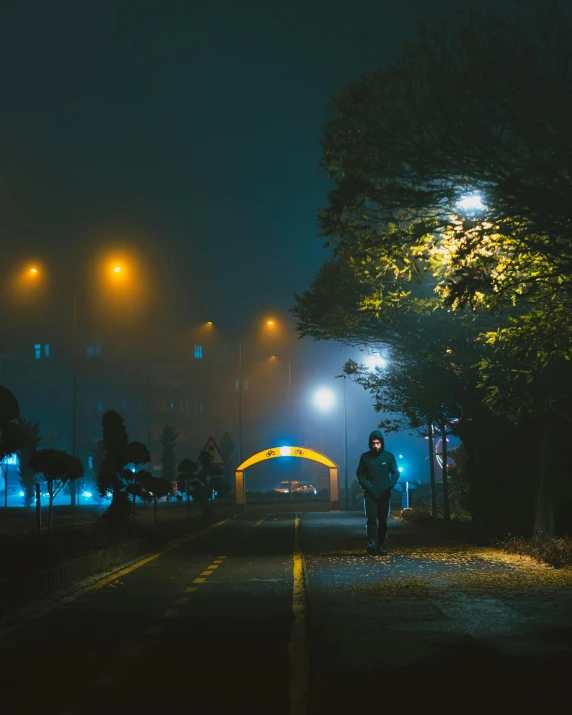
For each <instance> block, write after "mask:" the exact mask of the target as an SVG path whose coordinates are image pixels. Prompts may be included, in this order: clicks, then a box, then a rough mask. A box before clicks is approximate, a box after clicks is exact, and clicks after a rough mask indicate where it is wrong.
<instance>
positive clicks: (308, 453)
mask: <svg viewBox="0 0 572 715" xmlns="http://www.w3.org/2000/svg"><path fill="white" fill-rule="evenodd" d="M279 457H298V458H300V459H310V460H312V461H313V462H319V463H320V464H323V465H324V466H325V467H328V469H329V470H330V509H339V508H340V494H339V485H338V465H337V464H336V463H335V462H332V460H331V459H330V458H329V457H326V456H325V455H324V454H320V452H315V451H314V450H313V449H306V448H305V447H270V449H264V450H262V452H257V453H256V454H253V455H252V457H249V458H248V459H246V460H245V461H244V462H243V463H242V464H240V465H239V466H238V467H237V468H236V471H235V495H236V504H237V506H240V507H242V508H243V509H244V508H245V507H246V482H245V478H244V472H245V470H246V469H248V467H252V466H253V465H254V464H258V462H264V461H265V460H267V459H277V458H279Z"/></svg>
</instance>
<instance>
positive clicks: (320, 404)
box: [314, 388, 336, 411]
mask: <svg viewBox="0 0 572 715" xmlns="http://www.w3.org/2000/svg"><path fill="white" fill-rule="evenodd" d="M335 401H336V398H335V396H334V393H333V392H332V390H330V389H328V388H322V389H321V390H317V391H316V392H315V393H314V404H315V405H316V407H317V408H318V409H319V410H324V411H325V410H330V409H331V408H332V407H333V405H334V402H335Z"/></svg>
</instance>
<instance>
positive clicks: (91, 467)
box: [87, 457, 93, 469]
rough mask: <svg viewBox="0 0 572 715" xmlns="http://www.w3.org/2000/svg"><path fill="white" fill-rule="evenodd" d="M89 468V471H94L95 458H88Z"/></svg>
mask: <svg viewBox="0 0 572 715" xmlns="http://www.w3.org/2000/svg"><path fill="white" fill-rule="evenodd" d="M87 468H88V469H93V457H88V458H87Z"/></svg>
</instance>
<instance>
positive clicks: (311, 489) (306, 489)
mask: <svg viewBox="0 0 572 715" xmlns="http://www.w3.org/2000/svg"><path fill="white" fill-rule="evenodd" d="M298 491H299V492H301V493H302V494H314V495H317V494H318V490H317V489H316V487H315V486H314V485H313V484H300V489H299V490H298Z"/></svg>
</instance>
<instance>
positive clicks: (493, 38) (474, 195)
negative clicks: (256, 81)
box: [295, 9, 572, 530]
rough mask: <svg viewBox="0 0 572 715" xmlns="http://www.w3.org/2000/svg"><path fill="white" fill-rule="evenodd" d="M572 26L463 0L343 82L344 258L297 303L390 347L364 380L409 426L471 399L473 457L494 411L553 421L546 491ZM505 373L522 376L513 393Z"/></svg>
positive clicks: (557, 352)
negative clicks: (383, 362) (378, 64)
mask: <svg viewBox="0 0 572 715" xmlns="http://www.w3.org/2000/svg"><path fill="white" fill-rule="evenodd" d="M569 33H570V22H569V20H568V18H567V17H566V16H565V15H563V14H561V13H558V12H556V11H552V12H544V11H543V10H542V9H540V10H535V11H533V13H532V14H527V13H521V11H520V10H519V15H518V16H515V15H511V14H508V15H506V16H500V15H494V16H487V15H484V14H478V13H470V14H469V15H466V16H463V15H457V16H455V17H454V18H451V19H449V20H446V21H444V22H443V23H441V24H440V25H436V26H434V27H433V28H424V30H423V32H422V33H421V34H420V37H419V39H418V41H417V42H415V43H412V44H411V45H409V46H408V47H407V48H406V50H405V52H404V53H403V56H402V57H401V58H400V59H399V60H398V62H396V63H395V65H394V66H392V67H391V68H389V69H387V70H384V71H379V72H376V73H373V74H371V75H368V76H366V77H363V78H362V79H361V80H360V81H358V82H356V83H354V84H352V85H350V86H348V87H347V88H345V89H344V90H343V91H341V92H339V93H338V94H337V95H336V96H335V98H334V103H333V118H332V120H331V121H330V122H329V123H328V125H327V126H326V130H325V138H324V141H323V149H324V159H323V166H324V168H325V169H326V171H327V173H328V175H329V177H330V178H332V179H334V180H335V183H336V187H335V188H334V189H333V190H332V191H331V192H330V194H329V197H328V203H329V206H328V208H326V209H324V210H323V211H322V212H321V214H320V223H321V229H322V233H323V235H324V236H326V237H327V239H328V243H329V245H330V246H331V248H332V251H333V254H334V255H333V259H332V260H331V261H329V262H327V263H326V264H325V265H324V267H323V268H322V270H321V272H320V274H319V275H318V277H317V279H316V280H315V281H314V284H313V285H312V287H311V289H310V290H309V291H306V292H305V293H304V294H303V295H301V296H298V304H297V307H296V309H295V313H296V314H297V317H298V328H299V330H300V332H301V333H302V334H307V335H311V336H313V337H315V338H319V339H323V338H325V339H331V338H335V339H342V340H346V341H348V342H352V343H353V344H358V345H362V346H364V345H370V346H374V347H375V348H377V349H381V348H386V347H387V346H390V347H391V348H393V357H392V365H393V367H392V368H391V369H390V370H389V371H388V372H389V373H393V381H392V378H391V377H388V376H387V375H385V374H383V375H374V376H373V378H369V377H367V378H366V377H364V376H363V375H361V376H359V378H360V379H361V380H362V382H363V381H364V379H365V384H366V386H367V387H369V388H370V389H371V390H372V392H374V394H375V395H376V398H377V399H378V400H379V399H380V396H381V399H383V400H386V401H387V400H388V399H389V402H390V403H391V402H393V405H394V406H395V407H397V406H398V405H399V406H400V407H401V411H402V412H403V413H404V415H405V417H406V419H407V420H409V422H410V423H411V424H415V422H416V421H417V422H419V421H422V420H423V419H424V415H425V416H427V417H429V416H430V414H435V410H436V409H437V410H438V411H439V410H440V411H443V410H444V411H445V412H446V413H447V414H448V415H449V416H457V414H456V413H455V412H454V411H453V410H457V412H458V413H459V414H460V415H461V417H463V413H464V414H465V415H466V419H465V420H463V419H461V421H460V422H459V430H462V428H463V427H465V434H464V435H462V436H463V440H464V441H465V440H466V447H467V449H468V451H469V452H470V453H471V455H472V459H473V463H475V462H477V461H479V454H480V455H481V457H482V455H483V454H486V453H487V449H486V448H485V447H484V446H483V442H484V441H485V440H486V439H487V438H488V436H489V434H490V429H489V430H487V429H486V426H487V422H488V424H489V425H490V424H492V422H491V420H496V421H497V423H498V422H499V421H502V419H504V418H506V420H508V419H510V420H512V421H513V422H516V423H517V424H518V425H519V429H520V430H521V431H522V433H523V434H524V433H528V432H530V431H532V433H533V434H536V433H539V432H542V434H543V435H544V437H543V439H542V440H541V445H540V449H539V450H537V451H535V449H536V445H535V441H537V440H532V442H530V441H529V442H528V444H529V449H532V450H533V452H532V454H533V455H534V454H537V458H538V470H537V471H538V479H537V487H538V492H539V493H544V494H545V495H546V494H549V495H551V497H549V500H550V498H553V496H554V487H553V485H552V486H551V487H547V485H546V480H547V477H548V476H549V475H550V474H554V473H557V472H558V470H554V468H553V469H552V470H549V469H548V468H547V460H546V459H544V458H543V457H542V455H543V454H546V453H552V452H554V450H551V449H550V447H549V446H548V443H549V440H550V436H551V435H552V434H554V433H553V431H552V430H551V429H550V425H551V424H553V422H554V421H557V419H558V418H560V419H561V418H562V417H563V416H565V415H567V413H568V407H567V405H568V404H569V398H570V388H568V387H567V386H568V385H570V384H572V380H571V379H570V377H571V371H570V367H569V365H570V364H569V362H568V358H569V357H571V356H572V340H571V337H572V318H571V317H570V316H572V311H571V310H570V308H572V303H571V301H570V288H571V287H572V283H571V282H570V279H569V275H570V269H569V266H570V265H572V262H571V259H572V248H571V246H572V242H571V241H570V238H571V233H570V232H571V231H572V229H570V226H572V223H571V222H570V220H569V215H568V213H569V209H568V206H569V202H568V197H569V195H570V189H571V188H572V185H571V183H570V182H571V175H570V170H569V167H568V165H567V162H568V157H569V155H570V142H571V141H572V140H570V135H569V132H568V126H569V124H570V119H571V118H572V116H571V115H572V101H571V100H572V84H571V67H572V62H571V60H572V52H571V51H570V45H569V43H568V42H567V41H566V39H565V38H566V37H568V36H569ZM467 308H470V309H472V310H471V311H470V312H468V313H467V312H466V309H467ZM463 312H464V314H463ZM416 340H417V346H415V342H416ZM475 366H478V367H479V368H480V369H479V371H478V374H477V370H476V369H475ZM354 372H355V371H354ZM556 374H558V375H559V378H560V379H562V376H567V377H566V378H565V379H564V381H563V382H561V390H560V392H559V393H558V394H557V395H556V394H555V391H554V389H552V388H551V389H550V390H549V391H548V393H546V392H545V390H546V387H547V386H550V385H553V384H554V385H556V384H558V383H557V380H555V375H556ZM437 376H438V380H437V382H438V383H439V384H440V385H441V389H440V390H437V393H440V394H436V392H435V390H431V388H430V385H431V383H432V382H433V383H435V382H436V380H435V379H434V378H435V377H437ZM405 379H406V380H407V381H406V382H404V380H405ZM507 380H509V381H512V382H513V383H514V384H515V385H516V384H517V383H518V382H519V381H520V382H521V383H522V384H526V385H527V390H526V395H525V397H524V398H523V396H522V395H521V394H519V393H518V390H517V389H513V390H512V391H511V396H512V402H511V404H510V405H507V404H506V402H507V399H506V393H505V390H504V386H505V384H506V382H507ZM463 381H464V382H465V384H463ZM400 384H401V385H403V387H402V388H399V385H400ZM477 384H480V385H481V386H482V388H483V392H482V395H481V396H480V397H477V399H474V398H472V396H471V391H473V392H474V390H475V388H476V386H477ZM396 386H397V392H396V391H395V389H394V391H393V393H392V392H391V389H392V387H393V388H396ZM459 395H460V396H461V397H462V400H461V401H459ZM435 397H437V398H438V399H434V398H435ZM396 398H397V399H396ZM455 403H457V404H456V405H455ZM501 403H504V404H501ZM468 405H470V406H471V409H470V410H468V411H467V406H468ZM477 416H480V419H477ZM506 420H505V421H506ZM534 423H536V427H531V425H532V424H534ZM542 425H544V427H542ZM477 447H478V448H477ZM480 461H481V462H482V461H483V460H482V459H481V460H480ZM531 461H534V456H533V458H532V460H531V459H530V454H529V455H528V462H529V463H530V462H531ZM486 467H487V465H486V464H481V477H482V479H484V476H483V470H485V469H486ZM476 471H477V470H476V468H474V469H473V473H475V472H476ZM489 471H490V470H489ZM475 483H476V482H475ZM540 502H546V498H544V497H543V498H539V500H538V503H539V504H540ZM550 526H551V517H550V509H545V508H544V509H540V510H539V509H537V520H536V527H537V530H539V529H546V530H550Z"/></svg>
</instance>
